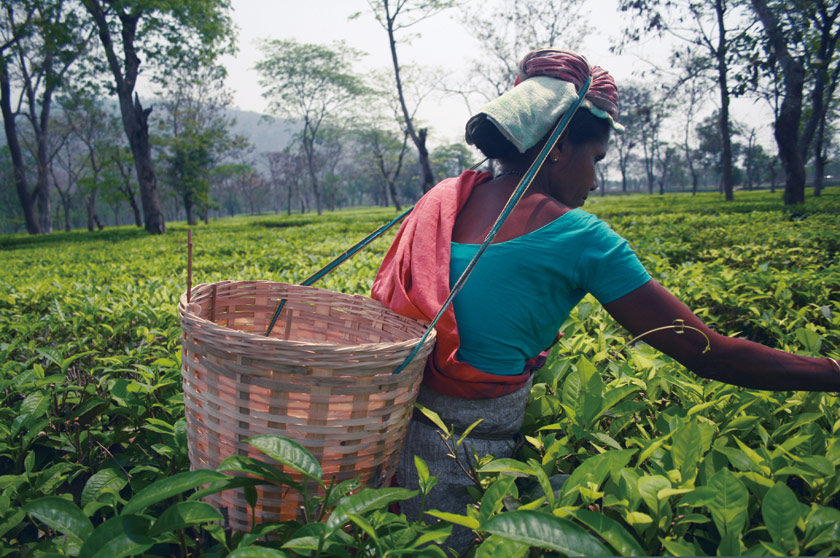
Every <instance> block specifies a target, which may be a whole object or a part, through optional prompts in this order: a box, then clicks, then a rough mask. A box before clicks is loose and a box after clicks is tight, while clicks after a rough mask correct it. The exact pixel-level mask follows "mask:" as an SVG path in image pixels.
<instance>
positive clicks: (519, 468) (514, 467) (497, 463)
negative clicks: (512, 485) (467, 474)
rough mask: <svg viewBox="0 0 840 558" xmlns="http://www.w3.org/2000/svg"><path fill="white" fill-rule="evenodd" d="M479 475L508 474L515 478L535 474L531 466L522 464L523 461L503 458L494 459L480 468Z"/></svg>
mask: <svg viewBox="0 0 840 558" xmlns="http://www.w3.org/2000/svg"><path fill="white" fill-rule="evenodd" d="M478 472H479V473H506V474H512V475H513V476H515V477H528V476H532V475H533V474H534V471H533V469H531V467H530V466H528V465H526V464H525V463H522V462H521V461H517V460H516V459H511V458H509V457H503V458H501V459H494V460H493V461H491V462H490V463H488V464H486V465H484V466H482V467H480V468H479V469H478Z"/></svg>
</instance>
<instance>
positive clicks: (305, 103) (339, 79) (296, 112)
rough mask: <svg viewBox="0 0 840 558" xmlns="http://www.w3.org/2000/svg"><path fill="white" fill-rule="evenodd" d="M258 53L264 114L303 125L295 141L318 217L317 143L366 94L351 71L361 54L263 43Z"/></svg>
mask: <svg viewBox="0 0 840 558" xmlns="http://www.w3.org/2000/svg"><path fill="white" fill-rule="evenodd" d="M260 51H261V53H262V58H261V59H260V61H259V62H257V64H256V66H255V68H256V69H257V72H258V73H259V74H260V81H259V83H260V86H261V87H262V90H263V97H265V98H266V100H267V101H268V110H269V112H271V113H272V114H274V115H277V116H283V117H287V118H290V119H295V120H297V121H299V122H301V123H302V124H303V127H302V129H301V130H300V131H299V132H298V133H297V139H298V144H299V145H300V148H301V151H302V152H303V154H304V156H305V157H306V163H307V170H308V173H309V179H310V187H311V189H312V193H313V195H314V197H315V207H316V210H317V212H318V215H320V214H321V211H322V191H321V181H320V178H319V169H318V168H317V165H318V154H317V150H318V147H319V140H320V139H321V135H322V134H323V133H324V130H325V129H326V127H327V125H328V124H329V123H330V122H331V121H335V120H339V119H341V118H342V116H343V114H344V112H345V111H347V110H348V109H349V107H350V106H351V105H352V103H353V102H354V101H355V100H356V98H358V97H359V96H361V95H363V94H365V93H366V92H367V88H366V87H365V85H364V83H363V80H362V78H361V77H360V76H359V75H358V74H357V73H356V72H355V71H354V69H353V64H354V62H356V61H357V60H358V59H359V58H360V57H361V56H362V53H361V52H360V51H358V50H355V49H352V48H349V47H347V45H345V44H344V43H342V42H336V43H333V44H331V45H320V44H312V43H300V42H298V41H295V40H279V39H273V40H265V41H263V42H262V43H261V44H260Z"/></svg>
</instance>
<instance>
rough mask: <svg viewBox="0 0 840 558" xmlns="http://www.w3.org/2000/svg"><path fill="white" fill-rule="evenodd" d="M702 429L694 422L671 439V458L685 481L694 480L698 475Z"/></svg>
mask: <svg viewBox="0 0 840 558" xmlns="http://www.w3.org/2000/svg"><path fill="white" fill-rule="evenodd" d="M699 439H700V428H699V427H698V426H697V423H696V422H694V421H691V422H689V423H688V424H686V425H685V426H684V427H682V428H680V429H679V430H678V431H677V432H675V433H674V436H673V437H672V439H671V456H672V457H673V459H674V467H675V468H676V469H679V470H680V474H681V475H682V479H683V481H690V480H693V479H694V477H695V475H696V474H697V463H698V462H699V461H700V449H701V446H700V444H699V443H698V440H699Z"/></svg>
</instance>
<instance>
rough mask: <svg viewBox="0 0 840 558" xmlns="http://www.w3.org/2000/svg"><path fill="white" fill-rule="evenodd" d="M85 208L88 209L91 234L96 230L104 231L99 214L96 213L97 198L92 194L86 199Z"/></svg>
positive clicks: (88, 226)
mask: <svg viewBox="0 0 840 558" xmlns="http://www.w3.org/2000/svg"><path fill="white" fill-rule="evenodd" d="M85 207H86V209H87V216H88V219H87V229H88V231H90V232H93V231H94V230H97V229H98V230H100V231H101V230H102V229H104V228H105V226H104V225H103V224H102V223H101V222H100V221H99V213H98V212H97V211H96V196H95V195H94V194H90V195H88V196H87V197H85Z"/></svg>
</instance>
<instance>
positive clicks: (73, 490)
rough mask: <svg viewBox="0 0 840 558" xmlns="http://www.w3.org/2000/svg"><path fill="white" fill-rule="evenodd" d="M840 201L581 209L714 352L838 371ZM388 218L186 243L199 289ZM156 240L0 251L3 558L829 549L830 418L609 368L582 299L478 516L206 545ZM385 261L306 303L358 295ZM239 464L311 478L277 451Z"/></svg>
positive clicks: (747, 394)
mask: <svg viewBox="0 0 840 558" xmlns="http://www.w3.org/2000/svg"><path fill="white" fill-rule="evenodd" d="M834 190H835V189H834V188H830V189H828V190H827V191H826V192H825V193H824V195H823V197H821V198H820V199H816V200H813V199H812V200H808V202H807V203H806V204H805V205H804V206H802V207H798V208H797V210H796V211H795V212H793V211H790V210H787V209H784V208H783V207H782V205H781V201H780V200H778V199H777V198H776V197H775V196H770V195H769V194H767V193H756V192H742V193H741V194H740V195H739V196H738V201H737V202H735V203H726V202H724V201H723V200H722V198H720V197H719V196H716V195H707V194H700V195H698V196H696V197H693V198H692V197H689V196H680V195H674V196H669V197H651V196H644V197H643V196H625V197H621V198H603V199H602V198H598V199H591V207H589V206H588V210H590V211H591V212H593V213H595V214H597V215H599V216H600V217H602V218H604V219H606V220H607V221H608V222H609V223H610V224H611V225H612V226H613V227H614V228H615V229H616V230H617V231H618V232H620V233H621V234H623V235H624V236H625V237H627V238H628V239H629V240H630V242H631V244H632V245H633V247H634V249H636V251H637V252H638V253H639V254H640V256H641V257H642V259H643V261H644V263H645V265H646V266H647V268H648V270H649V271H650V273H651V275H653V276H654V277H655V278H656V279H657V280H659V281H660V282H662V283H663V284H664V285H665V286H666V287H668V288H669V289H670V290H672V291H673V292H674V293H675V294H677V296H679V297H680V298H681V299H682V300H684V301H685V302H686V303H687V304H688V305H689V306H690V307H692V308H694V309H695V310H696V311H697V312H698V314H699V315H701V317H703V319H704V320H706V321H707V322H708V323H710V324H711V325H712V326H713V327H715V328H716V329H718V330H719V331H722V332H725V333H728V334H730V335H742V336H745V337H749V338H751V339H753V340H756V341H760V342H763V343H765V344H768V345H771V346H775V347H778V348H781V349H785V350H789V351H794V352H800V353H802V354H810V355H833V356H835V357H836V356H838V353H840V266H838V254H840V232H838V231H837V227H836V220H837V216H838V213H839V212H840V192H835V191H834ZM392 213H393V210H387V209H375V210H354V211H341V212H335V213H330V214H328V215H327V216H326V217H325V218H323V219H319V220H313V219H312V218H311V216H305V215H294V216H271V217H259V218H248V219H245V218H235V219H225V220H220V221H218V222H216V223H213V224H211V225H210V226H207V227H202V228H201V229H200V231H198V233H197V234H196V235H195V245H196V248H195V255H194V257H195V268H194V277H195V279H196V280H197V281H202V282H210V281H217V280H222V279H272V280H280V281H286V282H291V283H295V282H299V281H301V280H303V279H304V278H305V277H307V276H308V275H310V274H311V273H312V272H313V271H315V270H317V269H319V268H320V267H321V266H322V265H324V264H325V263H326V262H327V261H329V260H330V259H331V258H332V257H334V256H335V255H337V254H339V253H341V252H342V251H343V250H344V249H346V248H347V246H348V244H350V243H351V242H352V240H353V239H356V238H361V237H363V236H364V235H365V234H367V233H368V232H369V231H371V230H373V229H374V228H376V227H377V226H379V225H381V224H382V223H384V222H387V221H388V220H389V219H390V217H391V215H392ZM170 232H171V234H169V235H166V236H165V237H162V236H149V235H147V234H145V233H143V232H142V231H140V230H137V229H134V228H112V229H108V230H105V231H100V232H96V233H80V232H71V233H55V234H52V235H41V236H37V237H28V236H25V235H7V236H3V237H0V250H2V257H3V261H4V268H5V273H4V275H3V276H2V278H0V363H2V364H0V555H15V554H17V553H25V554H27V555H31V556H47V555H58V554H63V555H72V556H95V555H101V556H128V555H138V554H142V555H144V556H170V555H178V554H181V553H183V554H184V555H192V556H199V555H200V556H226V555H227V556H231V557H234V558H235V557H243V556H272V557H293V556H311V555H316V554H319V555H320V556H350V555H356V556H360V555H367V556H384V555H386V554H389V555H398V554H406V555H412V556H443V553H442V551H441V550H440V549H439V548H437V547H436V546H435V545H432V546H428V547H424V546H422V545H423V544H424V543H439V542H441V541H442V540H443V539H444V538H445V537H446V536H447V534H448V532H449V529H450V524H451V523H455V524H459V525H467V526H469V527H470V528H473V529H475V531H476V532H477V533H478V534H479V535H480V536H481V537H482V541H481V543H480V545H479V546H478V547H477V548H476V552H475V555H476V556H498V555H501V556H523V555H525V553H526V552H528V548H529V547H530V548H532V549H533V550H532V552H533V554H534V555H542V554H549V553H552V552H553V553H563V554H599V555H604V554H614V555H656V554H674V555H683V554H691V555H700V554H709V555H715V554H725V555H736V554H742V555H746V554H753V555H756V554H757V555H768V554H779V555H781V554H788V553H790V554H810V555H814V554H837V553H838V552H840V546H838V542H837V541H838V540H840V537H839V536H838V535H837V528H838V527H837V526H838V525H840V512H838V511H837V507H838V505H840V496H838V494H840V433H839V431H840V414H839V413H838V408H840V407H838V401H837V398H836V397H835V396H834V395H829V394H820V393H806V392H796V393H790V392H778V393H771V392H760V391H752V390H745V389H740V388H735V387H732V386H727V385H724V384H720V383H717V382H711V381H708V382H707V381H698V380H697V379H696V378H695V377H694V376H692V375H691V374H690V373H688V372H686V371H685V370H684V369H683V368H682V367H681V366H679V365H678V364H676V363H675V362H674V361H672V360H671V359H670V358H668V357H665V356H663V355H661V354H659V353H657V352H655V351H654V350H653V349H651V348H650V347H648V346H646V345H644V344H643V343H638V344H636V345H634V346H633V347H629V348H624V349H622V347H623V346H624V344H625V343H626V342H627V341H628V339H627V338H626V334H625V332H624V331H623V330H621V329H620V328H619V327H617V326H616V325H615V324H614V323H613V322H612V321H611V320H610V319H609V317H608V316H607V315H606V314H605V313H604V312H603V310H602V309H601V308H600V307H599V306H598V305H597V303H595V302H594V300H592V299H591V298H586V299H584V301H582V302H581V304H580V305H578V307H577V308H576V309H575V310H573V312H572V314H571V316H570V317H569V320H568V321H567V322H566V324H565V325H564V327H563V331H564V333H565V337H564V338H563V339H562V340H561V342H560V344H559V345H558V346H557V348H556V350H555V353H554V354H553V355H552V358H551V359H550V361H549V364H548V365H547V366H546V367H545V368H543V369H542V370H540V371H539V372H538V373H537V375H536V376H535V382H534V387H533V390H532V393H531V397H530V401H529V404H528V409H527V414H526V420H525V424H524V426H523V431H522V433H523V435H524V437H523V440H524V442H523V446H522V447H521V448H520V450H519V451H518V452H517V453H516V454H515V455H514V457H513V458H512V459H505V460H501V459H497V460H494V459H492V458H491V457H488V456H477V457H478V460H477V464H478V465H477V470H476V474H477V479H478V480H479V483H480V485H481V489H480V490H478V489H476V490H477V492H476V497H477V506H476V507H471V508H468V509H465V510H464V511H463V513H462V514H455V515H441V514H436V515H437V517H442V518H443V521H442V522H441V523H438V524H436V525H434V526H423V525H421V524H415V523H411V522H409V521H407V520H406V519H405V518H404V517H402V516H400V515H397V514H395V513H393V512H391V511H389V510H388V506H389V505H390V504H391V503H394V502H398V501H400V500H402V499H405V498H406V497H408V496H410V495H411V494H412V493H411V492H410V491H405V490H402V489H398V488H383V489H377V490H373V489H364V490H361V491H356V490H351V489H352V484H347V485H336V486H334V487H332V488H331V489H330V490H331V492H330V496H329V497H327V498H324V499H322V500H318V499H314V498H310V499H309V500H307V503H306V506H307V508H308V509H309V510H310V516H309V517H311V518H312V519H313V520H314V519H315V518H318V517H321V518H323V517H324V515H323V513H324V512H325V511H328V510H329V509H331V508H333V507H335V511H333V513H332V514H331V515H330V516H329V519H327V520H326V521H325V522H315V521H312V522H310V523H305V524H298V523H284V524H279V525H265V526H259V527H257V528H256V529H255V530H254V532H252V533H251V534H242V533H237V534H234V533H229V532H225V531H224V530H223V529H222V528H221V527H220V526H219V525H217V524H216V523H215V522H216V521H217V520H218V519H219V516H218V513H217V512H215V510H213V509H212V508H210V507H209V506H207V505H205V504H203V503H202V502H201V501H200V496H201V495H202V494H205V493H206V491H207V490H217V489H220V488H222V487H224V486H228V485H229V483H233V482H246V481H242V479H241V478H239V477H232V476H229V474H228V473H226V472H225V471H208V470H195V471H190V470H189V462H188V458H187V449H186V442H185V439H186V436H185V426H184V421H183V398H182V393H181V389H180V372H179V361H180V347H179V344H180V328H179V325H178V321H177V316H176V312H175V304H176V300H177V297H178V296H179V295H180V294H181V293H182V292H183V290H184V285H185V283H186V272H185V264H186V262H185V254H186V228H185V226H184V225H183V224H177V223H176V224H174V225H173V226H171V228H170ZM391 236H392V235H389V237H391ZM387 244H388V242H387V240H380V241H379V242H377V243H375V244H373V245H372V246H371V247H370V248H368V249H367V250H366V251H363V252H361V253H360V254H358V255H357V256H356V257H355V258H354V259H352V260H350V261H349V262H348V263H346V264H345V265H344V266H343V267H342V268H341V269H340V270H338V271H336V272H335V273H333V274H332V275H330V276H328V277H327V278H326V279H325V280H324V281H323V282H322V283H321V286H323V287H326V288H330V289H334V290H339V291H343V292H349V293H367V292H369V289H370V286H371V281H372V279H373V276H374V273H375V270H376V268H377V266H378V263H379V261H380V260H381V258H382V256H383V254H384V251H385V249H386V248H387ZM444 426H445V425H444ZM252 443H254V444H255V446H256V447H258V448H260V449H261V451H264V452H265V453H266V454H267V455H269V456H271V457H272V458H275V459H277V458H278V457H279V458H280V461H281V462H282V460H283V459H287V460H291V461H292V463H291V465H293V466H295V467H298V468H299V469H302V470H304V471H306V472H307V474H308V475H311V476H312V477H315V478H317V477H320V474H319V466H318V465H317V462H314V460H312V459H311V456H307V455H306V453H305V452H302V451H299V450H297V449H296V447H295V446H294V444H293V443H291V442H288V441H285V440H282V439H276V438H271V439H261V440H254V441H252ZM237 467H238V468H239V470H243V469H244V470H246V471H249V472H251V473H253V476H254V478H253V479H252V481H247V482H254V483H257V482H279V483H285V482H287V481H286V480H284V479H283V478H282V477H279V476H278V477H272V478H267V477H266V470H265V469H263V468H261V467H260V466H258V465H255V464H253V463H249V462H247V461H245V460H239V461H238V462H237V463H234V462H233V461H229V462H228V463H227V464H226V465H225V466H224V467H222V469H227V470H229V471H231V472H232V471H233V470H235V469H236V468H237ZM418 469H419V470H420V471H421V473H422V471H423V468H422V467H418ZM433 477H434V471H431V472H430V473H429V474H427V475H426V476H425V478H424V479H421V486H423V487H424V490H426V489H431V486H432V485H433V483H434V479H433ZM261 479H262V480H261ZM321 482H323V483H324V484H325V485H327V486H328V487H329V486H330V480H329V479H321ZM289 486H290V489H292V490H294V489H295V487H294V485H293V484H289ZM428 517H432V515H430V516H428ZM265 535H270V541H267V540H266V539H265V538H264V537H265ZM552 555H553V554H552Z"/></svg>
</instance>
